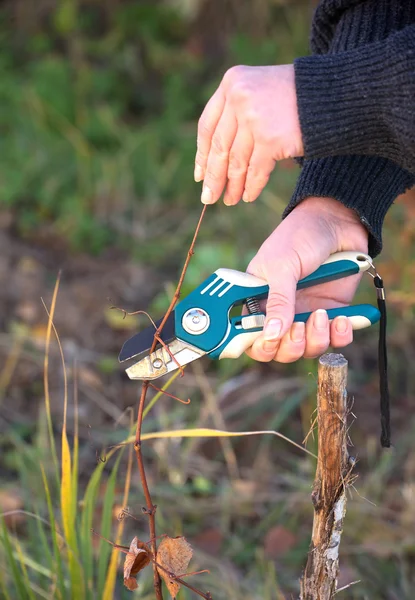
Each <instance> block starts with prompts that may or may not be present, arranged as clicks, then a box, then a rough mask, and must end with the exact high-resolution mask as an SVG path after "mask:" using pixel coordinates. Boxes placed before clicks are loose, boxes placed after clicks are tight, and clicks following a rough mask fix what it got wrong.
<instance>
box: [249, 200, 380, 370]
mask: <svg viewBox="0 0 415 600" xmlns="http://www.w3.org/2000/svg"><path fill="white" fill-rule="evenodd" d="M367 242H368V233H367V230H366V229H365V228H364V226H363V225H362V224H361V222H360V221H359V217H358V216H357V214H356V213H355V212H354V211H353V210H351V209H349V208H346V207H345V206H343V204H341V203H340V202H338V201H337V200H334V199H332V198H308V199H306V200H304V201H303V202H302V203H301V204H299V205H298V206H297V207H296V208H295V209H294V210H293V211H292V212H291V213H290V214H289V215H288V217H287V218H286V219H285V220H284V221H282V223H281V224H280V225H279V226H278V227H277V228H276V229H275V231H274V232H273V233H272V234H271V235H270V237H269V238H268V239H267V240H265V242H264V243H263V244H262V246H261V248H260V249H259V251H258V253H257V255H256V256H255V257H254V259H253V260H252V261H251V263H250V264H249V266H248V269H247V271H248V272H249V273H252V274H253V275H256V276H257V277H260V278H261V279H264V280H266V281H267V283H268V284H269V287H270V291H269V296H268V300H267V304H266V323H265V327H264V332H263V333H262V335H261V336H260V337H259V338H258V339H257V340H256V341H255V343H254V344H253V346H252V347H251V348H250V349H249V350H248V351H247V354H248V355H249V356H251V357H252V358H254V359H255V360H259V361H262V362H267V361H271V360H276V361H278V362H284V363H287V362H293V361H295V360H297V359H299V358H301V357H302V356H304V357H307V358H312V357H316V356H319V355H320V354H322V353H323V352H325V351H326V349H327V347H328V346H329V345H331V346H333V347H336V348H340V347H343V346H347V345H348V344H350V343H351V341H352V340H353V332H352V327H351V323H350V321H349V319H347V317H337V318H336V319H334V320H333V321H332V322H331V324H330V323H329V322H328V318H327V312H326V311H325V310H317V309H319V308H320V309H321V308H323V309H325V308H334V307H337V306H345V305H348V304H350V302H351V301H352V299H353V296H354V293H355V291H356V288H357V286H358V284H359V281H360V275H353V276H351V277H347V278H345V279H341V280H337V281H332V282H329V283H324V284H321V285H318V286H315V287H311V288H307V289H304V290H301V291H299V292H296V285H297V282H298V281H299V279H302V278H303V277H306V276H307V275H309V274H310V273H312V272H313V271H315V270H316V269H317V268H318V267H319V266H320V265H321V264H322V263H323V262H324V261H325V260H326V259H327V258H328V257H329V256H330V255H331V254H333V253H334V252H340V251H344V250H353V251H357V252H364V253H366V252H367ZM306 311H316V312H314V314H313V315H312V316H311V317H310V318H309V320H308V321H307V324H306V325H304V323H294V324H293V318H294V314H295V313H297V312H306Z"/></svg>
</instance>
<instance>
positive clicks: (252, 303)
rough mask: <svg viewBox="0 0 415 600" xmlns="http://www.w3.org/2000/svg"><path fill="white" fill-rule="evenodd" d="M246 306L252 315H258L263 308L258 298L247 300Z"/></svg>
mask: <svg viewBox="0 0 415 600" xmlns="http://www.w3.org/2000/svg"><path fill="white" fill-rule="evenodd" d="M245 305H246V308H247V309H248V312H249V314H250V315H257V314H258V313H260V312H261V307H260V305H259V302H258V300H257V299H256V298H247V299H246V301H245Z"/></svg>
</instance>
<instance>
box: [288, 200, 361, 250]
mask: <svg viewBox="0 0 415 600" xmlns="http://www.w3.org/2000/svg"><path fill="white" fill-rule="evenodd" d="M294 210H301V211H303V212H304V213H310V214H311V213H312V214H313V215H316V214H318V215H319V217H320V218H321V219H322V220H323V221H324V222H325V225H326V227H327V228H328V229H329V231H330V232H331V234H332V236H333V239H334V243H335V246H336V247H335V248H333V252H341V251H345V250H356V251H359V252H364V253H367V251H368V239H369V232H368V230H367V229H366V227H365V226H364V225H363V224H362V222H361V220H360V218H359V215H358V214H357V212H356V211H355V210H353V209H352V208H348V207H347V206H345V205H344V204H342V203H341V202H340V201H339V200H336V199H335V198H323V197H320V196H310V197H308V198H305V199H304V200H303V201H302V202H301V203H300V204H299V205H298V206H297V207H296V208H295V209H294Z"/></svg>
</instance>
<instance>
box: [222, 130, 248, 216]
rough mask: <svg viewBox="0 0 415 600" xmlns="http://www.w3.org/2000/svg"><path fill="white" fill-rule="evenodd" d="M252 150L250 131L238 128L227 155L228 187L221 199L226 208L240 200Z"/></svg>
mask: <svg viewBox="0 0 415 600" xmlns="http://www.w3.org/2000/svg"><path fill="white" fill-rule="evenodd" d="M253 149H254V140H253V137H252V135H251V133H250V131H249V130H248V129H247V128H245V127H243V128H241V127H239V128H238V131H237V132H236V136H235V139H234V142H233V144H232V148H231V151H230V153H229V165H228V185H227V186H226V191H225V196H224V198H223V202H224V204H226V205H227V206H232V205H234V204H237V203H238V202H239V200H240V199H241V198H242V194H243V192H244V189H245V180H246V174H247V171H248V166H249V161H250V158H251V155H252V151H253Z"/></svg>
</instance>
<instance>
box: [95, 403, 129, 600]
mask: <svg viewBox="0 0 415 600" xmlns="http://www.w3.org/2000/svg"><path fill="white" fill-rule="evenodd" d="M131 415H132V413H131ZM132 420H133V419H132ZM133 430H134V423H133V424H132V426H131V433H132V431H133ZM133 449H134V447H133V445H132V444H131V445H130V447H129V449H128V463H127V473H126V476H125V484H124V494H123V499H122V506H123V507H124V508H125V507H127V506H128V497H129V494H130V486H131V471H132V467H133ZM123 532H124V520H122V521H120V522H119V523H118V527H117V535H116V538H115V543H116V544H120V543H121V538H122V534H123ZM119 557H120V553H119V551H118V550H116V548H113V549H112V553H111V559H110V563H109V567H108V571H107V578H106V580H105V585H104V592H103V596H102V600H112V599H113V598H114V588H115V579H116V576H117V566H118V560H119Z"/></svg>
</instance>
